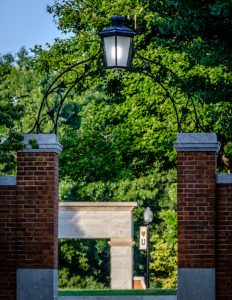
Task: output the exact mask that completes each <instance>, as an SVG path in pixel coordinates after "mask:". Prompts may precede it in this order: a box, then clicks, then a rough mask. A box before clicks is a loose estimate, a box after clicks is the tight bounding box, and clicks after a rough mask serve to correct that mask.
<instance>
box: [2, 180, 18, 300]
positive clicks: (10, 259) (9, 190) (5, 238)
mask: <svg viewBox="0 0 232 300" xmlns="http://www.w3.org/2000/svg"><path fill="white" fill-rule="evenodd" d="M16 221H17V216H16V186H0V300H15V299H16V226H17V225H16Z"/></svg>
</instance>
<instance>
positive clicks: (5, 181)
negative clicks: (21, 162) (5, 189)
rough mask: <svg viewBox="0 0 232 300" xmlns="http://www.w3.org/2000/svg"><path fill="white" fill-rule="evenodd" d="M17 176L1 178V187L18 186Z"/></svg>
mask: <svg viewBox="0 0 232 300" xmlns="http://www.w3.org/2000/svg"><path fill="white" fill-rule="evenodd" d="M16 184H17V183H16V176H0V185H7V186H8V185H16Z"/></svg>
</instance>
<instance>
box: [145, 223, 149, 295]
mask: <svg viewBox="0 0 232 300" xmlns="http://www.w3.org/2000/svg"><path fill="white" fill-rule="evenodd" d="M146 226H147V270H146V273H147V275H146V286H147V289H149V288H150V232H149V224H148V223H147V224H146Z"/></svg>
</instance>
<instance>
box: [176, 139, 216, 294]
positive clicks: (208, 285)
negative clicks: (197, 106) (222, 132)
mask: <svg viewBox="0 0 232 300" xmlns="http://www.w3.org/2000/svg"><path fill="white" fill-rule="evenodd" d="M219 147H220V144H219V143H218V141H217V137H216V135H215V134H213V133H192V134H191V133H180V134H178V137H177V142H176V143H175V148H176V150H177V197H178V300H214V299H215V193H216V153H217V152H218V151H219Z"/></svg>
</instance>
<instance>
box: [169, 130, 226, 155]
mask: <svg viewBox="0 0 232 300" xmlns="http://www.w3.org/2000/svg"><path fill="white" fill-rule="evenodd" d="M220 146H221V144H220V143H219V142H218V140H217V135H216V134H215V133H178V135H177V141H176V142H175V143H174V147H175V148H176V151H178V152H179V151H181V152H185V151H202V152H217V153H218V152H219V150H220Z"/></svg>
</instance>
